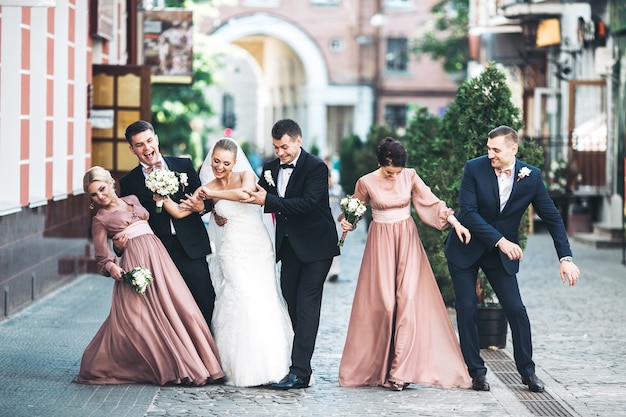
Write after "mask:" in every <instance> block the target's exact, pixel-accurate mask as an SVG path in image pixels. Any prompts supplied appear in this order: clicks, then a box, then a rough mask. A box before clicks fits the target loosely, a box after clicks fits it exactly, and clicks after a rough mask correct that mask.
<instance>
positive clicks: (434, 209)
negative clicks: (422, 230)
mask: <svg viewBox="0 0 626 417" xmlns="http://www.w3.org/2000/svg"><path fill="white" fill-rule="evenodd" d="M413 172H414V175H413V176H412V177H413V178H412V180H411V199H412V200H413V206H414V207H415V211H417V215H418V216H419V218H420V219H421V220H422V221H423V222H424V223H426V224H427V225H429V226H431V227H434V228H435V229H438V230H444V229H446V228H447V227H448V226H449V225H450V223H448V217H449V216H450V215H452V214H454V210H452V209H450V208H448V206H447V205H446V203H445V202H444V201H442V200H440V199H439V198H438V197H437V196H436V195H435V194H433V192H432V191H431V189H430V187H429V186H428V185H426V183H425V182H424V180H422V179H421V178H420V176H419V175H417V173H415V171H413Z"/></svg>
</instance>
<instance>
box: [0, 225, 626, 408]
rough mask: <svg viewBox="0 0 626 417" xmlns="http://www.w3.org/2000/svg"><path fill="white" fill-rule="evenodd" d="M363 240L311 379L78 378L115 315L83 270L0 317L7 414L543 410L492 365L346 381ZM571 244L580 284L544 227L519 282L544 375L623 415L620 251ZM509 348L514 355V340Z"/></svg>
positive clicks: (323, 332)
mask: <svg viewBox="0 0 626 417" xmlns="http://www.w3.org/2000/svg"><path fill="white" fill-rule="evenodd" d="M364 242H365V230H364V228H363V227H360V228H359V229H357V231H355V232H353V233H351V234H349V236H348V238H347V240H346V244H345V246H344V247H343V249H342V253H343V254H342V257H341V274H340V277H339V279H338V280H337V281H336V282H328V283H326V286H325V290H324V291H325V292H324V299H323V300H324V301H323V307H322V316H321V325H320V331H319V337H318V341H317V347H316V350H315V354H314V356H313V368H314V378H315V384H314V385H313V386H312V387H311V388H308V389H305V390H293V391H287V392H281V391H272V390H268V389H265V388H233V387H228V386H224V385H209V386H205V387H199V388H188V387H157V386H151V385H139V384H137V385H123V386H89V385H79V384H74V383H72V379H73V377H74V376H75V375H76V373H77V371H78V367H79V363H80V357H81V354H82V351H83V349H84V348H85V346H86V345H87V343H88V342H89V341H90V340H91V338H92V337H93V335H94V334H95V332H96V331H97V329H98V327H99V326H100V324H101V323H102V321H103V320H104V318H105V317H106V315H107V314H108V310H109V307H110V298H111V288H112V281H111V280H110V279H107V278H104V277H100V276H97V275H85V276H83V277H81V278H80V279H78V280H76V281H75V282H73V283H71V284H69V285H67V286H65V287H64V288H62V289H60V290H59V291H57V292H55V293H54V294H51V295H50V296H48V297H46V298H45V299H43V300H41V301H40V302H38V303H36V304H35V305H33V306H32V307H30V308H28V309H26V310H24V311H22V312H20V313H18V314H16V315H15V316H12V317H10V318H8V319H6V320H4V321H3V322H0V417H26V416H28V417H33V416H42V417H84V416H94V417H96V416H98V417H99V416H115V417H118V416H128V417H134V416H145V417H157V416H168V417H169V416H171V417H175V416H279V417H280V416H305V415H306V416H366V415H367V416H375V415H407V416H417V415H419V416H474V415H481V416H493V417H500V416H516V417H518V416H531V415H538V414H533V412H531V411H529V410H530V409H529V408H528V407H526V406H525V405H524V403H523V402H522V401H519V399H518V398H517V397H516V395H515V393H514V392H513V391H512V390H511V389H510V388H508V387H507V385H506V384H505V383H503V382H502V381H500V380H499V379H498V378H497V377H496V376H495V374H493V373H491V374H489V377H490V378H489V381H490V383H491V386H492V390H491V391H490V392H475V391H472V390H461V389H448V390H446V389H439V388H433V387H425V386H416V385H412V386H410V387H409V388H408V389H407V390H405V391H404V392H391V391H388V390H386V389H384V388H342V387H339V386H338V383H337V373H338V368H339V361H340V358H341V353H342V349H343V343H344V340H345V334H346V328H347V324H348V319H349V314H350V306H351V302H352V296H353V293H354V288H355V285H356V277H357V274H358V269H359V265H360V260H361V256H362V251H363V247H364ZM573 249H574V252H575V259H576V262H577V263H578V264H579V266H581V268H582V269H583V277H582V279H581V281H580V283H579V285H577V286H576V287H574V288H568V287H567V286H566V285H563V284H561V282H560V280H559V278H558V262H557V260H556V255H555V253H554V249H553V246H552V243H551V240H550V238H549V236H548V235H547V234H543V233H538V234H536V235H533V236H530V238H529V245H528V249H527V251H526V253H525V255H524V260H523V261H522V270H521V272H520V288H521V291H522V295H523V297H524V301H525V303H526V306H527V309H528V312H529V315H530V318H531V323H532V325H533V339H534V345H535V360H536V362H537V366H538V369H537V373H538V375H539V376H540V377H541V378H542V379H544V381H545V382H546V384H547V390H548V393H549V394H550V395H551V396H552V398H554V399H556V400H557V401H559V402H560V403H561V404H563V405H564V406H565V407H566V408H567V409H568V410H571V412H572V415H574V416H626V367H625V366H624V358H626V345H625V344H624V340H626V327H625V326H624V324H623V323H624V321H625V319H626V317H625V313H624V304H625V303H624V299H625V296H626V268H625V267H624V266H623V265H622V264H621V250H611V249H609V250H601V251H598V250H595V249H591V248H586V247H583V246H577V245H574V247H573ZM451 316H453V312H451ZM509 337H510V336H509ZM503 352H504V353H506V354H507V355H508V356H509V357H512V345H511V341H510V340H509V341H508V344H507V348H506V349H505V350H504V351H503ZM529 395H532V394H529Z"/></svg>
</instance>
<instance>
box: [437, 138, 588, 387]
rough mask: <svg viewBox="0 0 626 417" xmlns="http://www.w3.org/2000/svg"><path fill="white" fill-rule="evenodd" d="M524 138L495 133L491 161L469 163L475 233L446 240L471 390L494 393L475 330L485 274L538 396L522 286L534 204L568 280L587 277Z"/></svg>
mask: <svg viewBox="0 0 626 417" xmlns="http://www.w3.org/2000/svg"><path fill="white" fill-rule="evenodd" d="M518 146H519V139H518V135H517V132H515V130H513V129H512V128H510V127H508V126H500V127H497V128H495V129H493V130H492V131H491V132H489V135H488V139H487V155H484V156H481V157H478V158H475V159H472V160H470V161H467V162H466V164H465V170H464V173H463V178H462V180H461V188H460V192H459V203H460V210H459V213H458V214H457V215H456V217H457V219H458V220H459V221H460V222H461V223H463V225H464V226H465V227H467V228H468V229H469V230H470V232H471V233H472V240H471V241H470V242H469V244H466V243H464V242H461V241H460V240H459V238H458V237H457V236H456V234H455V233H450V234H449V235H448V237H447V240H446V244H445V248H444V252H445V255H446V258H447V259H448V269H449V270H450V275H451V276H452V284H453V286H454V293H455V295H456V302H455V307H456V312H457V325H458V329H459V338H460V342H461V351H462V352H463V358H464V359H465V363H466V365H467V368H468V371H469V374H470V376H471V377H472V388H473V389H474V390H477V391H489V384H488V383H487V379H486V376H485V375H486V374H487V368H485V363H484V362H483V359H482V358H481V357H480V348H479V343H478V331H477V329H476V303H477V301H476V291H475V289H476V278H477V275H478V269H479V268H480V269H482V270H483V272H484V273H485V275H486V276H487V279H488V280H489V282H490V283H491V286H492V287H493V289H494V292H495V293H496V295H497V297H498V300H499V301H500V304H502V307H503V308H504V310H505V313H506V317H507V319H508V322H509V325H510V327H511V333H512V338H513V350H514V357H515V364H516V366H517V371H518V372H519V373H520V375H521V377H522V382H523V383H524V384H525V385H527V386H528V388H529V389H530V390H531V391H533V392H542V391H543V390H544V384H543V382H542V381H541V380H540V379H539V378H538V377H537V375H536V374H535V363H534V362H533V359H532V341H531V335H530V321H529V319H528V314H527V313H526V307H524V304H523V302H522V297H521V295H520V292H519V288H518V285H517V277H516V274H517V272H518V271H519V261H520V259H522V248H521V247H520V246H519V236H518V230H519V226H520V221H521V219H522V216H523V215H524V212H525V211H526V209H527V208H528V206H529V205H530V204H532V205H533V208H534V210H535V212H536V213H537V214H538V215H539V217H541V219H542V220H543V222H544V223H545V224H546V226H547V227H548V231H549V232H550V235H551V236H552V239H553V241H554V246H555V248H556V252H557V255H558V257H559V261H560V264H561V265H560V275H561V281H563V282H565V281H566V280H567V281H568V284H569V285H570V286H572V285H574V284H576V281H577V280H578V277H579V276H580V271H579V270H578V267H577V266H576V265H575V264H574V263H573V262H572V251H571V249H570V245H569V241H568V239H567V233H566V231H565V226H564V225H563V221H562V219H561V216H560V214H559V213H558V211H557V210H556V208H555V206H554V203H553V201H552V199H551V198H550V196H549V195H548V192H547V190H546V187H545V185H544V184H543V181H542V178H541V170H539V169H538V168H536V167H534V166H531V165H528V164H526V163H524V162H522V161H519V160H517V159H516V158H515V155H516V154H517V150H518Z"/></svg>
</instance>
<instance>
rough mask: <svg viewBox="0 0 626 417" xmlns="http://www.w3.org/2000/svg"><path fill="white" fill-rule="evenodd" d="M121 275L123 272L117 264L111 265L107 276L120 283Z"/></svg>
mask: <svg viewBox="0 0 626 417" xmlns="http://www.w3.org/2000/svg"><path fill="white" fill-rule="evenodd" d="M123 273H124V270H123V269H122V268H121V267H120V266H119V265H117V264H115V265H113V266H112V267H111V269H110V270H109V274H111V278H113V279H114V280H116V281H120V280H121V279H122V274H123Z"/></svg>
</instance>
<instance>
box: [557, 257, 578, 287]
mask: <svg viewBox="0 0 626 417" xmlns="http://www.w3.org/2000/svg"><path fill="white" fill-rule="evenodd" d="M560 269H561V282H565V280H567V283H568V284H569V286H570V287H573V286H574V285H576V281H578V278H580V269H578V267H577V266H576V264H575V263H574V262H572V261H562V262H561V268H560Z"/></svg>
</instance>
